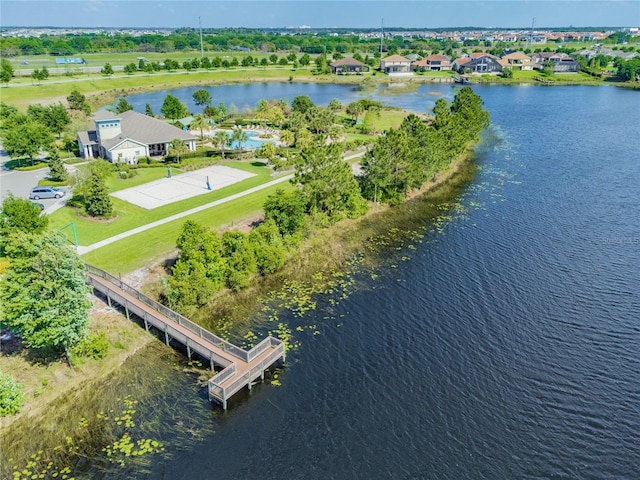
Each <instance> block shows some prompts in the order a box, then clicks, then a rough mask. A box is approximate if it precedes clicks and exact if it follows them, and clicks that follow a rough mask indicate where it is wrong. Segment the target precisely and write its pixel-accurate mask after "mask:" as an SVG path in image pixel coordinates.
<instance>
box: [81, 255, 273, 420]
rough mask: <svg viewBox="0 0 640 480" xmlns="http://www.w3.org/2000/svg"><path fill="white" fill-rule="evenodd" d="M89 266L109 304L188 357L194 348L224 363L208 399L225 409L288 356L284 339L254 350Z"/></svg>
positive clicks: (94, 284)
mask: <svg viewBox="0 0 640 480" xmlns="http://www.w3.org/2000/svg"><path fill="white" fill-rule="evenodd" d="M86 269H87V283H88V284H89V285H91V286H92V287H93V288H94V290H96V291H98V292H100V293H102V294H103V295H105V296H106V298H107V302H108V303H109V306H111V304H112V302H116V303H117V304H119V305H121V306H122V307H123V308H124V310H125V314H126V316H127V319H130V318H131V317H130V316H131V314H134V315H136V316H137V317H139V318H140V319H142V321H143V322H144V326H145V328H146V329H147V331H148V330H149V328H150V327H151V326H153V327H155V328H157V329H158V330H159V331H161V332H164V339H165V342H166V344H167V345H169V343H170V342H171V341H174V340H175V341H177V342H179V343H181V344H182V345H184V346H185V347H186V349H187V355H188V356H189V358H191V354H192V352H196V353H198V354H199V355H200V356H202V357H203V358H206V359H208V360H209V362H210V366H211V369H213V368H214V367H215V366H218V367H222V370H221V371H219V372H218V373H217V374H216V375H214V376H213V377H211V378H210V379H209V400H210V401H215V402H218V403H220V404H221V405H222V408H224V409H225V410H226V409H227V401H228V400H229V398H231V397H232V396H233V395H234V394H235V393H237V392H238V391H240V390H242V389H243V388H244V387H245V386H247V387H248V388H249V389H251V387H252V384H253V382H255V381H256V380H257V379H258V378H260V379H264V372H265V370H266V369H267V368H269V367H270V366H271V365H273V364H274V363H276V362H277V361H278V360H280V359H282V360H283V361H284V360H285V350H284V343H283V342H282V341H281V340H279V339H277V338H275V337H271V336H269V337H267V338H265V339H264V340H262V341H261V342H260V343H259V344H258V345H256V346H255V347H253V348H252V349H251V350H248V351H247V350H244V349H242V348H240V347H238V346H236V345H234V344H232V343H230V342H227V341H226V340H223V339H222V338H220V337H218V336H217V335H214V334H213V333H211V332H209V331H208V330H205V329H204V328H202V327H201V326H200V325H197V324H196V323H194V322H192V321H191V320H189V319H187V318H185V317H183V316H182V315H180V314H179V313H177V312H174V311H173V310H171V309H170V308H167V307H165V306H164V305H162V304H161V303H158V302H156V301H155V300H153V299H151V298H149V297H147V296H146V295H144V294H143V293H141V292H139V291H138V290H136V289H135V288H133V287H131V286H129V285H127V284H125V283H124V282H122V281H121V280H120V279H118V278H116V277H114V276H113V275H111V274H109V273H107V272H105V271H104V270H101V269H99V268H96V267H93V266H91V265H87V266H86Z"/></svg>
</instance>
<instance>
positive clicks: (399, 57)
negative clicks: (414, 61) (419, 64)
mask: <svg viewBox="0 0 640 480" xmlns="http://www.w3.org/2000/svg"><path fill="white" fill-rule="evenodd" d="M382 61H383V62H406V63H411V61H410V60H409V59H408V58H405V57H403V56H402V55H391V56H389V57H385V58H383V59H382Z"/></svg>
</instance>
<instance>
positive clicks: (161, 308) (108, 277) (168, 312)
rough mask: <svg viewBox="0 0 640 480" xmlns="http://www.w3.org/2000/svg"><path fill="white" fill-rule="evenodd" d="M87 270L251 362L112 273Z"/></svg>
mask: <svg viewBox="0 0 640 480" xmlns="http://www.w3.org/2000/svg"><path fill="white" fill-rule="evenodd" d="M86 268H87V272H89V273H91V274H93V275H96V276H98V277H101V278H104V279H105V280H107V281H109V282H110V283H113V284H114V285H115V286H117V287H118V288H120V289H121V290H124V291H125V292H127V293H128V294H129V295H131V296H133V297H135V298H137V299H138V300H140V301H141V302H143V303H145V304H146V305H148V306H149V307H151V308H153V309H154V310H156V311H157V312H160V313H161V314H163V315H164V316H166V317H167V318H170V319H171V320H173V321H174V322H176V323H177V324H178V325H182V326H183V327H185V328H186V329H188V330H190V331H191V332H192V333H195V334H196V335H198V336H199V337H201V338H204V339H205V340H208V341H209V342H211V343H213V344H214V345H216V346H217V347H218V348H220V349H221V350H224V351H225V352H229V353H230V354H231V355H233V356H234V357H237V358H239V359H240V360H243V361H245V362H249V361H250V360H249V353H250V352H247V351H246V350H243V349H242V348H240V347H237V346H235V345H234V344H233V343H230V342H227V341H226V340H223V339H222V338H220V337H218V336H217V335H214V334H213V333H211V332H209V331H207V330H205V329H204V328H202V327H201V326H200V325H198V324H196V323H194V322H192V321H191V320H189V319H188V318H186V317H183V316H182V315H180V314H179V313H177V312H174V311H173V310H171V309H170V308H167V307H165V306H164V305H162V304H161V303H159V302H156V301H155V300H153V299H152V298H149V297H147V296H146V295H144V294H143V293H141V292H139V291H138V290H136V289H135V288H133V287H130V286H129V285H127V284H126V283H124V282H123V281H122V280H120V279H119V278H117V277H115V276H113V275H111V274H110V273H108V272H105V271H104V270H102V269H100V268H97V267H94V266H93V265H89V264H87V265H86ZM265 340H266V339H265ZM263 342H264V341H263ZM263 342H260V344H261V343H263ZM260 344H258V345H260ZM265 348H267V347H265Z"/></svg>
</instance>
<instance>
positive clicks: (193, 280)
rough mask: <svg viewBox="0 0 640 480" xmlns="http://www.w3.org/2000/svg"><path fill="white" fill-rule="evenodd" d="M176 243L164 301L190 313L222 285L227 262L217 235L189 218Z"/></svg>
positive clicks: (205, 301) (206, 300)
mask: <svg viewBox="0 0 640 480" xmlns="http://www.w3.org/2000/svg"><path fill="white" fill-rule="evenodd" d="M176 246H177V247H178V252H179V254H178V259H177V260H176V263H175V265H174V267H173V269H172V272H171V273H172V275H171V277H170V278H169V280H168V282H167V285H166V289H165V290H166V291H165V300H166V301H167V303H169V306H170V307H172V308H177V309H178V310H179V311H181V312H184V313H189V311H190V309H192V308H193V307H194V306H201V305H204V304H206V303H207V302H208V301H209V300H210V299H211V297H212V296H213V295H214V294H215V293H216V292H217V291H219V290H221V289H222V288H224V286H225V279H226V275H227V264H226V259H225V258H223V257H222V254H221V251H222V242H221V240H220V238H219V236H218V234H217V233H215V232H212V231H209V230H208V229H206V228H205V227H204V226H202V225H200V224H198V223H196V222H194V221H192V220H188V221H186V222H185V223H184V225H183V226H182V230H181V232H180V235H179V236H178V239H177V241H176Z"/></svg>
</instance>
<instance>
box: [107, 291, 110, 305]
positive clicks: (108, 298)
mask: <svg viewBox="0 0 640 480" xmlns="http://www.w3.org/2000/svg"><path fill="white" fill-rule="evenodd" d="M107 303H108V304H109V308H111V297H110V296H109V289H108V288H107Z"/></svg>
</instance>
